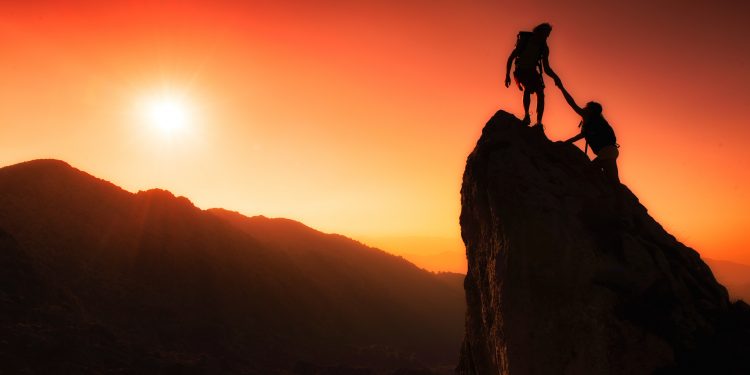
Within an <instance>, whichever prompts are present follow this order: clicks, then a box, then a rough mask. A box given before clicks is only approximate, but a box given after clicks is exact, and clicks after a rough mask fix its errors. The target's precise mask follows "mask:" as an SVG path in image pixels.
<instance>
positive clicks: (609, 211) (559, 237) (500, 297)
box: [457, 111, 750, 375]
mask: <svg viewBox="0 0 750 375" xmlns="http://www.w3.org/2000/svg"><path fill="white" fill-rule="evenodd" d="M617 194H619V195H620V196H621V199H622V201H621V202H622V209H621V210H620V211H618V210H617V208H616V207H617V206H616V204H615V200H616V196H617ZM461 204H462V210H461V234H462V237H463V240H464V243H465V244H466V254H467V257H468V262H469V272H468V274H467V276H466V279H465V290H466V300H467V315H466V336H465V339H464V343H463V347H462V350H461V357H460V363H459V366H458V369H457V372H458V373H459V374H481V375H494V374H511V375H519V374H651V373H658V374H672V373H674V374H684V373H722V374H734V373H737V374H739V373H743V374H747V373H750V364H749V363H748V361H747V360H746V359H747V358H750V357H748V355H750V347H749V346H748V342H750V340H748V339H749V338H750V329H749V327H750V324H749V323H748V322H749V321H750V312H749V311H748V305H746V304H745V303H744V302H741V301H740V302H736V303H734V304H732V303H730V301H729V299H728V296H727V291H726V289H725V288H724V287H723V286H721V285H720V284H719V283H717V282H716V280H715V279H714V276H713V275H712V273H711V270H710V269H709V267H708V266H706V264H705V263H704V262H703V261H702V260H701V258H700V256H699V255H698V253H697V252H695V251H694V250H692V249H690V248H688V247H686V246H684V245H683V244H681V243H680V242H678V241H677V240H676V239H675V238H674V237H673V236H671V235H670V234H668V233H667V232H666V231H665V230H664V229H663V228H662V227H661V226H660V225H659V224H658V223H657V222H656V221H654V219H652V218H651V217H650V216H649V215H648V213H647V211H646V209H645V208H644V207H643V206H642V205H641V204H639V202H638V200H637V198H636V197H635V196H634V195H633V194H632V193H631V192H630V191H629V190H627V189H626V188H625V187H624V186H619V187H613V186H610V185H608V184H607V183H606V182H605V180H604V178H603V176H602V174H601V172H600V171H598V170H596V169H595V168H594V167H592V166H591V164H590V163H589V161H588V159H587V158H586V156H585V155H584V153H583V152H581V151H580V150H579V149H577V148H576V147H575V146H573V145H569V144H565V143H563V142H550V141H549V140H547V139H546V138H545V137H544V135H543V134H542V133H541V132H539V131H536V130H534V129H531V128H528V127H524V126H522V125H521V122H520V120H518V119H517V118H516V117H514V116H512V115H510V114H508V113H506V112H503V111H499V112H498V113H497V114H495V116H493V117H492V119H490V121H489V122H488V123H487V125H486V126H485V128H484V130H483V132H482V136H481V138H480V139H479V141H478V142H477V145H476V148H475V149H474V151H473V152H472V153H471V154H470V155H469V157H468V160H467V163H466V170H465V172H464V177H463V186H462V189H461Z"/></svg>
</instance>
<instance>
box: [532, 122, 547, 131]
mask: <svg viewBox="0 0 750 375" xmlns="http://www.w3.org/2000/svg"><path fill="white" fill-rule="evenodd" d="M531 128H532V129H537V130H541V131H544V125H542V123H541V122H537V123H536V124H534V126H532V127H531Z"/></svg>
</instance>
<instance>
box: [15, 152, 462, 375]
mask: <svg viewBox="0 0 750 375" xmlns="http://www.w3.org/2000/svg"><path fill="white" fill-rule="evenodd" d="M0 267H1V268H0V275H1V276H0V281H2V284H0V307H2V308H1V309H0V311H1V312H0V337H2V339H0V372H4V371H7V372H11V373H24V372H32V373H40V372H43V373H46V372H49V371H52V370H54V372H60V371H62V372H66V371H67V372H75V373H94V372H96V373H99V372H123V373H165V372H174V373H250V374H253V373H257V374H273V373H300V374H302V373H305V374H308V373H316V372H315V371H318V370H316V369H324V370H320V371H328V372H326V373H330V374H333V373H342V374H343V373H363V374H364V373H372V374H380V373H390V372H392V371H395V370H396V369H398V368H405V369H408V368H412V369H417V368H421V367H429V368H432V369H436V371H439V369H440V368H448V369H449V368H452V367H453V365H454V364H455V362H456V356H457V349H458V347H459V346H460V341H461V335H462V332H463V320H464V317H463V312H464V297H463V289H462V287H461V286H462V281H463V277H462V276H461V275H456V274H433V273H430V272H427V271H425V270H422V269H420V268H418V267H416V266H414V265H413V264H411V263H409V262H408V261H406V260H404V259H402V258H399V257H395V256H392V255H389V254H387V253H385V252H383V251H380V250H378V249H374V248H371V247H368V246H365V245H363V244H361V243H358V242H356V241H353V240H351V239H348V238H346V237H343V236H340V235H334V234H324V233H321V232H318V231H316V230H314V229H312V228H309V227H307V226H305V225H303V224H301V223H298V222H295V221H292V220H287V219H268V218H265V217H262V216H256V217H245V216H243V215H240V214H238V213H236V212H230V211H226V210H220V209H214V210H208V211H203V210H200V209H198V208H196V207H195V206H194V205H193V204H192V203H191V202H190V201H189V200H188V199H187V198H184V197H175V196H173V195H172V194H171V193H169V192H167V191H164V190H158V189H155V190H149V191H142V192H138V193H137V194H132V193H129V192H127V191H125V190H123V189H120V188H119V187H117V186H115V185H113V184H111V183H109V182H107V181H103V180H100V179H97V178H95V177H93V176H91V175H88V174H86V173H84V172H81V171H79V170H77V169H75V168H72V167H71V166H69V165H68V164H66V163H64V162H61V161H56V160H36V161H31V162H26V163H21V164H17V165H13V166H9V167H5V168H2V169H0ZM357 369H360V370H361V371H365V372H356V371H359V370H357ZM3 370H4V371H3ZM320 371H318V372H320ZM351 371H354V372H351ZM367 371H370V372H367ZM404 371H406V370H404ZM321 373H322V372H321ZM404 373H408V372H404Z"/></svg>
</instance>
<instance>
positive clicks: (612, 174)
mask: <svg viewBox="0 0 750 375" xmlns="http://www.w3.org/2000/svg"><path fill="white" fill-rule="evenodd" d="M555 85H557V87H559V88H560V91H562V94H563V96H564V97H565V100H566V101H567V102H568V104H569V105H570V107H571V108H573V110H574V111H575V112H576V113H577V114H578V115H579V116H581V124H580V125H579V126H580V127H581V132H580V133H579V134H578V135H576V136H574V137H573V138H570V139H568V140H567V141H566V142H569V143H573V142H575V141H577V140H580V139H582V138H585V139H586V144H587V146H591V150H593V151H594V154H596V158H595V159H594V160H593V163H594V164H595V165H596V166H597V167H599V168H601V170H602V171H603V172H604V176H605V177H606V178H607V179H608V180H609V181H610V182H612V183H613V184H617V185H619V184H620V177H619V173H618V171H617V157H618V156H619V155H620V152H619V151H618V150H617V147H618V145H617V138H616V137H615V131H614V130H612V126H610V125H609V122H607V120H606V119H605V118H604V116H603V115H602V105H601V104H599V103H597V102H588V103H587V104H586V106H585V107H583V108H581V107H579V106H578V104H576V102H575V100H573V97H572V96H570V93H569V92H568V90H566V89H565V87H564V86H563V84H562V81H561V80H560V78H559V77H558V78H555Z"/></svg>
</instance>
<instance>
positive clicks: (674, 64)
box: [0, 0, 750, 270]
mask: <svg viewBox="0 0 750 375" xmlns="http://www.w3.org/2000/svg"><path fill="white" fill-rule="evenodd" d="M748 14H750V2H738V1H723V2H722V1H718V2H717V1H702V0H701V1H691V2H685V1H643V2H642V3H641V4H639V3H637V2H623V1H566V2H557V1H512V2H511V1H495V2H490V1H436V0H433V1H408V0H406V1H405V0H401V1H390V0H361V1H320V0H317V1H293V2H285V1H262V2H253V1H246V2H239V1H216V0H215V1H204V2H199V1H155V2H141V1H130V2H124V1H123V2H118V1H107V2H95V1H34V2H2V3H0V50H2V56H3V58H2V63H0V87H2V89H0V135H1V136H0V165H9V164H14V163H17V162H21V161H25V160H29V159H35V158H48V157H49V158H57V159H63V160H65V161H67V162H69V163H70V164H72V165H73V166H75V167H77V168H79V169H82V170H85V171H87V172H89V173H91V174H93V175H95V176H98V177H101V178H104V179H106V180H109V181H112V182H113V183H115V184H117V185H120V186H122V187H124V188H125V189H128V190H130V191H137V190H143V189H148V188H153V187H160V188H165V189H169V190H171V191H173V192H174V193H175V194H177V195H185V196H187V197H189V198H190V199H191V200H192V201H193V202H194V203H195V204H196V205H197V206H199V207H201V208H210V207H225V208H229V209H234V210H238V211H240V212H242V213H244V214H247V215H256V214H263V215H266V216H272V217H276V216H280V217H288V218H293V219H297V220H300V221H302V222H304V223H306V224H308V225H310V226H312V227H314V228H316V229H320V230H323V231H327V232H337V233H341V234H344V235H348V236H351V237H354V238H357V239H362V240H365V241H366V242H368V243H372V244H375V245H378V246H382V247H384V248H386V249H387V250H390V251H393V252H396V253H401V254H408V253H418V254H420V255H421V256H427V255H430V253H431V252H435V253H444V252H451V251H454V254H456V253H457V252H461V251H463V249H462V247H461V243H460V238H459V226H458V214H459V209H460V207H459V204H460V202H459V190H460V183H461V175H462V172H463V167H464V163H465V160H466V156H467V155H468V153H469V152H470V151H471V149H472V148H473V146H474V143H475V142H476V140H477V138H478V136H479V134H480V131H481V128H482V126H483V125H484V123H485V122H486V121H487V119H488V118H489V117H490V116H491V115H492V114H493V113H494V112H495V111H496V110H498V109H501V108H502V109H506V110H509V111H511V112H513V113H515V114H517V115H518V116H521V115H522V108H521V96H520V93H519V92H518V91H517V90H516V89H513V88H511V89H506V88H505V87H504V86H503V85H502V84H503V82H502V81H503V77H504V64H505V60H506V58H507V56H508V54H509V53H510V51H511V49H512V48H513V45H514V42H515V35H516V33H517V32H518V31H519V30H522V29H530V28H532V27H533V26H534V25H536V24H538V23H540V22H543V21H548V22H550V23H552V25H553V27H554V29H553V32H552V35H551V36H550V39H549V44H550V50H551V52H550V63H551V65H552V67H553V68H554V69H555V70H556V72H557V73H558V74H559V75H560V76H561V78H562V79H563V81H564V82H565V83H566V86H567V87H568V89H569V90H570V91H571V93H572V94H573V96H574V97H575V98H576V99H577V100H578V101H579V102H580V103H583V102H585V101H588V100H597V101H599V102H601V103H602V104H603V105H604V114H605V116H606V117H607V118H608V119H609V121H610V123H611V124H612V125H613V127H614V128H615V131H616V132H617V135H618V142H619V143H620V144H621V145H622V148H621V149H620V150H621V158H620V159H619V165H620V170H621V178H622V181H623V183H625V184H626V185H628V186H629V187H630V188H631V189H632V190H633V191H634V192H635V193H636V194H637V195H638V196H639V198H640V199H641V201H642V202H643V203H644V204H645V205H646V206H647V207H648V208H649V210H650V213H651V214H652V215H653V216H654V217H655V218H656V219H657V220H658V221H660V222H661V223H662V224H663V225H664V226H665V227H666V228H667V229H668V230H669V231H671V232H672V233H673V234H675V235H676V236H677V238H678V239H680V240H681V241H683V242H684V243H686V244H687V245H689V246H692V247H694V248H696V249H697V250H698V251H700V252H701V253H702V254H703V255H704V256H706V257H710V258H717V259H727V260H732V261H735V262H740V263H748V264H750V251H748V250H747V249H749V248H750V234H749V233H748V232H749V231H748V229H750V228H748V224H749V223H750V219H748V216H747V214H746V213H747V212H749V211H750V196H748V191H750V189H749V188H748V186H750V168H748V165H750V147H748V146H747V143H748V141H749V140H750V129H749V128H748V125H749V123H748V120H747V115H748V114H747V113H745V112H746V110H747V109H748V102H750V100H749V99H750V95H748V93H747V92H746V91H745V90H747V89H748V87H750V73H748V68H747V66H748V63H750V43H748V41H747V40H746V39H745V38H746V37H747V36H748V32H747V29H746V24H747V20H746V18H747V15H748ZM547 84H548V90H547V94H548V95H547V96H548V100H547V112H546V114H545V123H546V128H547V134H548V136H549V137H550V138H551V139H553V140H560V139H565V138H568V137H570V136H572V135H574V134H575V133H576V131H577V127H576V126H577V124H578V120H577V118H576V115H575V114H574V113H573V112H572V111H571V110H570V109H569V107H568V106H567V105H566V104H565V103H564V101H563V99H562V97H561V95H559V92H558V91H557V90H556V89H555V88H554V85H552V83H551V80H549V79H547ZM162 91H169V92H173V93H176V94H177V95H181V96H182V97H184V100H186V101H187V102H189V103H191V106H190V108H191V118H192V124H191V126H190V127H189V128H188V129H185V131H183V132H176V133H173V134H171V135H165V134H163V133H160V132H158V131H155V129H153V128H152V127H150V126H149V125H148V124H146V123H145V121H144V120H143V118H142V116H141V114H139V113H138V111H139V110H138V108H139V104H138V103H139V102H141V101H142V100H143V98H144V97H148V96H150V95H154V94H155V93H159V92H162ZM420 239H421V240H420ZM431 249H432V250H431ZM460 258H461V257H460V256H458V257H456V256H452V257H447V258H445V259H446V260H445V262H444V263H443V266H440V265H436V266H431V267H432V268H434V269H435V268H442V269H452V270H461V269H462V268H463V267H464V265H463V264H462V261H461V259H460Z"/></svg>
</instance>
